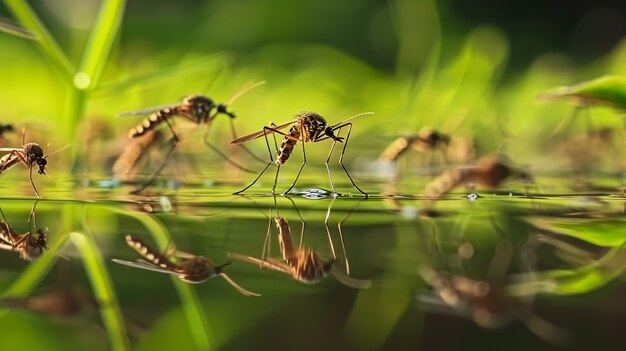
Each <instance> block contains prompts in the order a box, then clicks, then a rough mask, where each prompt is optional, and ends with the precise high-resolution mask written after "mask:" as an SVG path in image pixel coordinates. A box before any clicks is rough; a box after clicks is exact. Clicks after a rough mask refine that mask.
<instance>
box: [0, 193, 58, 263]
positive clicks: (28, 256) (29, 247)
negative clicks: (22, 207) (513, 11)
mask: <svg viewBox="0 0 626 351" xmlns="http://www.w3.org/2000/svg"><path fill="white" fill-rule="evenodd" d="M36 207H37V202H35V204H34V205H33V208H32V210H31V212H30V215H29V217H28V227H29V230H28V232H26V233H24V234H19V233H17V232H16V231H15V230H13V229H12V228H11V226H10V225H9V222H8V221H7V219H6V217H5V215H4V212H3V211H2V208H0V214H1V215H2V219H3V220H2V221H0V249H2V250H8V251H13V252H16V253H19V255H20V258H21V259H23V260H27V261H34V260H36V259H38V258H39V257H40V256H41V255H42V254H43V252H44V251H45V250H47V249H48V229H47V228H46V229H42V228H39V227H38V226H37V220H36V218H35V208H36ZM31 220H33V221H34V224H35V232H36V235H34V234H33V233H32V231H31Z"/></svg>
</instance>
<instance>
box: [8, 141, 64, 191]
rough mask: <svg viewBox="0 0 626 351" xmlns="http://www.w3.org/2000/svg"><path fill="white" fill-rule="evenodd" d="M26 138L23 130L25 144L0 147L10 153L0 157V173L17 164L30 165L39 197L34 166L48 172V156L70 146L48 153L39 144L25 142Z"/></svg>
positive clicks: (30, 178) (33, 184)
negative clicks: (19, 146) (15, 146)
mask: <svg viewBox="0 0 626 351" xmlns="http://www.w3.org/2000/svg"><path fill="white" fill-rule="evenodd" d="M24 139H25V134H24V131H22V144H23V146H22V147H21V148H4V147H3V148H0V151H4V152H9V153H8V154H6V155H4V156H2V157H1V158H0V174H2V173H3V172H4V171H6V170H8V169H10V168H12V167H13V166H15V165H17V164H20V163H22V164H24V166H26V167H28V180H29V181H30V184H31V185H32V186H33V190H34V191H35V195H36V196H37V198H39V197H40V196H39V192H38V191H37V188H36V187H35V183H34V182H33V167H35V166H38V167H39V169H38V170H37V173H39V174H41V175H44V174H46V166H47V165H48V160H47V158H48V157H49V156H51V155H54V154H56V153H57V152H59V151H61V150H63V149H65V148H67V147H68V146H65V147H62V148H61V149H59V150H57V151H55V152H53V153H51V154H47V155H46V154H45V153H44V151H43V149H42V148H41V146H39V144H36V143H25V142H24Z"/></svg>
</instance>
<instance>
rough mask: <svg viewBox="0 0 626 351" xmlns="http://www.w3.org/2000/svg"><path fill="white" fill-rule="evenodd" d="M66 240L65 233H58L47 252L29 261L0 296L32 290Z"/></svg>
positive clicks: (54, 260)
mask: <svg viewBox="0 0 626 351" xmlns="http://www.w3.org/2000/svg"><path fill="white" fill-rule="evenodd" d="M66 240H67V234H62V235H60V236H59V237H58V239H57V240H56V241H55V242H54V243H53V244H52V245H51V246H50V249H49V250H48V252H46V253H45V254H43V255H42V256H41V257H40V258H39V259H38V260H37V261H35V262H33V263H31V264H30V265H29V266H28V267H27V268H26V269H25V270H24V273H22V275H20V277H19V278H17V280H15V282H14V283H13V285H11V287H9V288H8V289H7V290H6V291H5V292H4V294H2V297H3V298H6V297H24V296H26V295H28V294H29V293H30V292H31V291H33V289H34V288H35V286H37V285H38V284H39V282H41V281H42V280H43V279H44V278H45V277H46V275H47V274H48V272H49V271H50V270H51V269H52V267H53V266H54V264H55V263H56V261H57V259H58V258H59V256H58V255H56V254H55V253H56V252H57V251H59V249H60V248H62V247H63V245H65V241H66ZM1 315H2V312H0V316H1Z"/></svg>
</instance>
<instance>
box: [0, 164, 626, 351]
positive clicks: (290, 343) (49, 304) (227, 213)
mask: <svg viewBox="0 0 626 351" xmlns="http://www.w3.org/2000/svg"><path fill="white" fill-rule="evenodd" d="M322 171H323V170H322ZM322 174H323V173H322ZM207 179H211V180H210V181H208V180H207ZM312 179H314V178H307V174H305V175H304V176H303V179H302V180H301V181H300V182H299V185H301V187H300V188H299V189H295V190H294V192H292V193H291V194H290V195H289V196H272V195H271V194H270V193H269V191H268V189H269V188H271V186H269V185H268V184H267V183H260V184H258V186H256V187H253V188H251V189H250V191H249V192H246V193H245V194H244V195H243V196H242V195H231V194H232V193H233V192H234V191H236V190H237V189H238V188H240V187H241V183H233V182H231V181H229V180H228V179H220V178H218V177H212V178H211V177H209V178H203V179H198V180H195V181H193V180H189V179H187V180H186V181H185V183H184V184H177V183H175V182H160V183H158V184H157V186H155V187H154V188H153V189H150V191H149V192H146V193H143V194H141V195H133V196H129V195H128V191H129V190H130V189H132V187H131V186H129V185H125V184H121V183H119V182H115V181H111V180H109V179H97V180H93V179H91V180H89V181H86V180H77V179H70V180H59V179H54V180H48V181H47V182H48V183H46V182H45V181H40V182H41V183H40V184H38V186H39V187H40V190H41V192H42V196H43V199H42V200H40V201H37V202H36V201H35V200H34V199H32V197H31V196H29V195H28V194H29V193H28V192H29V190H30V189H29V184H27V183H25V184H21V183H20V185H19V187H22V186H23V189H22V188H17V189H8V188H4V189H1V191H2V192H3V194H4V193H11V194H14V193H16V191H17V192H18V193H20V194H21V192H22V191H23V192H24V194H25V195H24V196H22V195H20V196H19V197H18V198H13V197H9V196H5V197H4V198H3V199H2V200H0V201H1V202H0V207H1V209H2V210H3V213H4V216H5V219H4V224H3V228H2V231H3V232H4V233H14V234H15V235H14V236H13V237H11V238H9V239H7V240H8V241H9V244H6V243H5V245H4V246H5V249H8V250H5V251H1V252H0V259H1V260H2V265H1V268H0V293H1V295H2V302H0V305H1V307H0V330H2V331H1V332H0V333H1V335H2V349H29V350H35V349H47V350H82V349H86V348H89V349H92V350H107V349H111V348H114V349H124V348H129V349H135V350H155V349H174V348H176V349H181V350H194V349H220V350H250V349H268V350H270V349H271V350H276V349H280V350H282V349H300V350H319V349H329V350H376V349H390V350H404V349H410V350H415V349H422V350H433V349H436V350H458V349H467V350H486V349H502V348H503V347H504V348H505V349H507V350H544V349H545V350H549V349H571V350H586V349H590V348H594V349H598V350H623V349H626V336H625V334H624V332H623V330H622V329H623V325H624V323H625V322H626V304H625V303H624V298H625V297H626V286H625V284H624V269H626V249H625V248H624V242H625V241H626V235H624V232H623V226H624V225H623V223H624V218H625V216H624V197H623V196H622V195H621V192H620V191H619V190H617V186H618V185H619V184H617V183H618V182H617V181H616V180H598V181H597V182H596V183H594V184H603V186H602V187H599V186H595V187H592V186H589V185H586V186H585V187H584V188H576V189H574V190H573V189H572V187H569V186H566V185H564V184H565V183H566V182H564V181H563V180H561V179H554V178H552V179H550V178H545V179H541V178H538V179H536V184H541V186H539V185H534V186H531V187H530V188H525V187H524V186H523V184H521V183H519V182H517V183H516V182H511V183H507V184H506V186H505V187H504V188H502V189H500V190H498V191H497V192H493V191H485V190H481V189H480V188H479V189H477V190H475V191H466V190H465V189H464V188H458V189H456V190H455V191H454V192H452V193H449V194H446V195H445V196H444V197H442V198H441V199H438V200H437V201H434V202H433V201H427V200H425V199H423V198H420V197H419V196H413V195H410V194H419V193H420V192H421V190H422V189H423V188H424V185H425V184H427V183H428V182H429V181H430V180H431V178H430V177H429V176H415V175H414V176H411V177H408V178H405V179H403V180H401V181H400V182H399V183H398V184H395V185H394V186H390V185H389V183H386V182H382V181H377V180H370V181H366V180H363V181H361V182H360V183H359V185H361V187H362V188H363V189H366V190H367V191H368V192H370V194H371V195H370V197H369V198H367V199H366V198H364V197H363V196H361V194H360V193H358V192H357V191H355V190H354V188H352V187H351V185H350V183H349V182H347V181H346V182H337V183H336V184H335V185H336V186H337V190H338V191H339V192H343V194H342V195H340V196H332V194H330V193H328V192H327V191H326V190H324V189H318V188H316V187H314V186H311V187H310V188H309V187H307V185H315V184H316V182H315V181H313V180H312ZM315 179H323V178H319V177H318V178H315ZM52 181H54V183H51V182H52ZM604 184H608V185H607V186H604ZM3 187H7V186H6V183H5V184H3ZM70 188H71V189H73V190H72V192H66V191H65V190H63V189H70ZM395 189H403V192H398V191H395ZM470 193H474V194H476V195H477V196H469V197H468V195H470ZM35 205H36V207H35V208H34V210H33V206H35ZM31 214H32V215H33V216H32V219H31V220H30V223H29V218H30V217H31ZM7 225H8V227H7ZM29 228H31V229H30V232H32V233H34V234H33V235H31V236H33V237H34V238H35V239H36V235H37V234H38V233H41V232H43V231H46V233H47V237H46V238H47V239H48V240H47V243H45V244H46V245H45V246H47V250H45V251H44V252H43V254H41V257H39V259H35V260H33V261H28V260H25V259H23V257H22V258H20V254H19V252H16V251H19V249H17V244H16V243H17V242H18V241H19V240H20V238H21V237H20V236H19V235H20V234H22V233H29ZM37 228H40V231H39V232H37ZM128 234H130V235H131V236H130V237H127V235H128ZM7 237H8V236H7V235H5V238H7ZM128 238H131V239H132V240H131V239H128ZM127 241H130V244H131V245H129V243H128V242H127ZM11 242H12V243H13V244H14V247H12V246H11V245H10V244H11ZM137 242H139V243H140V244H137ZM133 243H135V244H133ZM133 245H135V248H133V247H132V246H133ZM144 247H147V248H145V249H144ZM12 248H13V250H11V249H12ZM142 250H144V251H143V252H144V253H146V255H145V257H144V259H148V260H152V261H153V264H152V265H151V264H150V263H146V262H143V263H137V260H138V259H140V258H142V255H141V251H142ZM176 255H178V257H174V256H176ZM197 256H203V257H205V258H207V259H208V260H204V259H203V260H202V263H201V264H200V268H204V269H205V270H202V269H201V270H200V271H198V270H195V271H192V270H189V269H191V268H189V267H191V264H185V263H183V262H190V261H189V260H196V259H198V257H197ZM155 257H156V258H155ZM114 259H115V260H117V262H114V261H113V260H114ZM166 261H168V262H169V263H168V262H166ZM170 261H171V262H170ZM119 262H122V263H123V264H119ZM164 262H165V263H164ZM194 262H196V261H194ZM196 263H197V262H196ZM228 263H230V264H228ZM146 268H147V269H146ZM188 268H189V269H188ZM207 269H208V270H207ZM217 273H223V274H217ZM224 274H225V276H224ZM208 278H210V279H208ZM192 283H197V284H192ZM256 295H260V296H256Z"/></svg>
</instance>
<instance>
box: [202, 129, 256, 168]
mask: <svg viewBox="0 0 626 351" xmlns="http://www.w3.org/2000/svg"><path fill="white" fill-rule="evenodd" d="M231 125H232V119H231ZM232 128H233V139H235V138H237V136H236V134H235V133H234V131H235V129H234V128H235V127H234V125H233V127H232ZM210 132H211V124H208V125H207V130H206V132H205V133H204V138H203V139H204V144H205V145H206V146H207V147H209V148H210V149H211V150H213V152H215V153H216V154H217V155H218V156H219V157H221V158H223V159H224V161H226V162H228V163H230V164H231V165H233V166H235V167H236V168H238V169H240V170H242V171H244V172H248V173H254V171H252V170H250V169H248V168H246V167H244V166H242V165H240V164H239V163H237V162H235V161H233V160H232V159H231V158H230V157H228V155H226V154H225V153H223V152H222V151H221V150H220V149H218V148H217V147H216V146H215V145H213V144H211V142H209V133H210Z"/></svg>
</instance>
